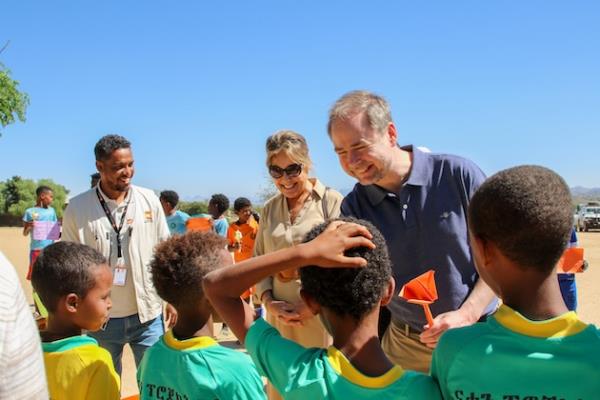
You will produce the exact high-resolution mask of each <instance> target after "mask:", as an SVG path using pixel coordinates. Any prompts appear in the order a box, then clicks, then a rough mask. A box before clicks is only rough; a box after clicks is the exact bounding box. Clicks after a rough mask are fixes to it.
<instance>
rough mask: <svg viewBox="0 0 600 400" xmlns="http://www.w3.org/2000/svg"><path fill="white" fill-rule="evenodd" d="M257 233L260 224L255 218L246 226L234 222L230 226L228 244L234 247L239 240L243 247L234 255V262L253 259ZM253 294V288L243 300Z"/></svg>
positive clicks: (243, 296) (245, 293)
mask: <svg viewBox="0 0 600 400" xmlns="http://www.w3.org/2000/svg"><path fill="white" fill-rule="evenodd" d="M236 232H239V233H236ZM256 232H258V223H257V222H256V221H255V220H254V218H250V219H249V220H248V222H246V223H245V224H239V225H238V224H237V222H234V223H232V224H231V225H229V228H228V229H227V242H228V243H229V245H230V246H233V245H234V244H235V243H236V242H237V241H238V240H239V242H240V244H241V245H242V246H241V248H240V249H239V250H235V251H234V252H233V253H232V254H233V260H234V261H235V262H236V263H239V262H242V261H244V260H247V259H249V258H250V257H252V252H253V250H254V240H255V239H256ZM253 292H254V290H253V288H250V289H248V290H247V291H245V292H244V293H243V294H242V296H241V297H242V298H243V299H247V298H248V297H249V296H250V295H251V294H252V293H253Z"/></svg>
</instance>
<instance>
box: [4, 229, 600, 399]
mask: <svg viewBox="0 0 600 400" xmlns="http://www.w3.org/2000/svg"><path fill="white" fill-rule="evenodd" d="M578 236H579V243H580V246H582V247H583V248H584V249H585V258H586V260H588V262H589V265H590V268H589V269H588V270H587V271H586V272H585V273H583V274H580V275H578V276H577V286H578V291H579V310H578V312H579V315H580V317H581V318H582V319H583V320H584V321H586V322H591V323H594V324H596V325H600V285H598V282H600V232H598V231H596V232H586V233H578ZM0 251H2V252H3V253H4V254H5V255H6V256H7V257H8V259H9V260H10V261H11V262H12V263H13V265H14V266H15V268H16V269H17V271H18V273H19V276H20V277H21V284H22V285H23V288H24V290H25V293H26V295H27V299H28V300H29V302H30V303H31V285H30V283H29V282H28V281H26V280H25V275H26V271H27V264H28V252H29V239H28V238H27V237H24V236H22V235H21V229H19V228H0ZM135 393H137V387H136V383H135V364H134V362H133V356H132V354H131V351H130V350H129V348H126V351H125V353H124V360H123V393H122V394H123V396H124V397H127V396H130V395H132V394H135Z"/></svg>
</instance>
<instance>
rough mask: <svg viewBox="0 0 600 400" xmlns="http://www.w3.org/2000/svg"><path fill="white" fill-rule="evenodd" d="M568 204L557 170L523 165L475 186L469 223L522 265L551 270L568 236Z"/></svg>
mask: <svg viewBox="0 0 600 400" xmlns="http://www.w3.org/2000/svg"><path fill="white" fill-rule="evenodd" d="M572 207H573V206H572V200H571V193H570V191H569V187H568V186H567V184H566V183H565V181H564V180H563V179H562V178H561V177H560V176H559V175H558V174H556V173H555V172H554V171H552V170H549V169H548V168H544V167H540V166H537V165H522V166H518V167H513V168H509V169H505V170H503V171H500V172H498V173H497V174H495V175H493V176H491V177H489V178H488V179H487V180H486V181H485V182H484V183H483V185H481V186H480V187H479V189H477V191H476V192H475V194H474V195H473V198H472V199H471V203H470V205H469V226H470V228H471V232H472V233H473V234H474V235H475V236H477V237H479V238H482V239H485V240H489V241H491V242H493V243H494V244H495V245H496V246H498V248H499V249H500V250H501V251H502V253H503V254H504V255H505V256H506V257H508V258H509V259H511V260H512V261H514V262H515V263H517V264H519V265H520V266H521V267H523V268H526V267H532V268H537V269H539V270H540V271H544V272H551V271H552V270H553V268H554V266H555V265H556V262H557V261H558V259H559V258H560V256H561V255H562V253H563V251H564V250H565V248H566V247H567V243H568V242H569V238H570V237H571V230H572V229H573V214H572Z"/></svg>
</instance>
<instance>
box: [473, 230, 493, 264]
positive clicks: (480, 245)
mask: <svg viewBox="0 0 600 400" xmlns="http://www.w3.org/2000/svg"><path fill="white" fill-rule="evenodd" d="M469 236H470V242H471V251H472V253H473V257H474V258H475V260H474V261H475V264H476V266H480V267H485V266H487V265H488V264H489V263H490V246H489V245H490V243H489V242H488V241H487V240H485V239H483V238H481V237H479V236H476V235H474V234H472V233H470V234H469Z"/></svg>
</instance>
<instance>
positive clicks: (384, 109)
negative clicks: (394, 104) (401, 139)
mask: <svg viewBox="0 0 600 400" xmlns="http://www.w3.org/2000/svg"><path fill="white" fill-rule="evenodd" d="M363 113H364V114H365V115H366V117H367V122H368V124H369V125H370V126H371V128H373V129H374V130H375V131H376V132H383V131H384V130H386V129H387V127H388V125H389V124H390V123H391V122H392V113H391V111H390V106H389V105H388V103H387V101H386V100H385V99H384V98H383V97H381V96H378V95H376V94H375V93H371V92H367V91H366V90H354V91H352V92H348V93H346V94H345V95H343V96H342V97H340V99H339V100H338V101H336V102H335V104H334V105H333V106H332V107H331V109H330V110H329V122H328V123H327V133H328V134H329V136H331V128H332V125H333V123H334V122H335V121H337V120H347V119H349V118H352V117H354V116H355V115H357V114H363Z"/></svg>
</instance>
